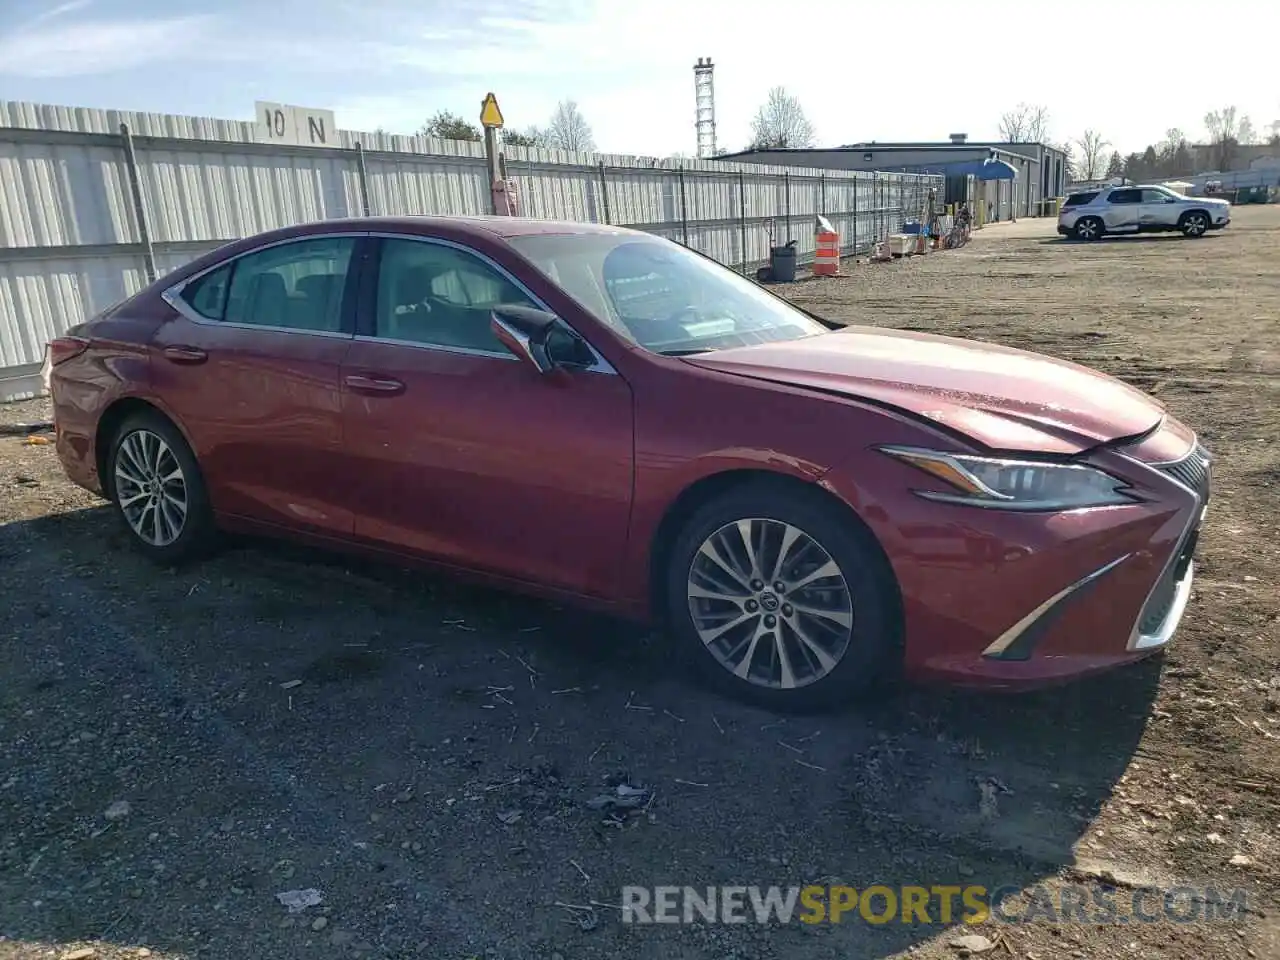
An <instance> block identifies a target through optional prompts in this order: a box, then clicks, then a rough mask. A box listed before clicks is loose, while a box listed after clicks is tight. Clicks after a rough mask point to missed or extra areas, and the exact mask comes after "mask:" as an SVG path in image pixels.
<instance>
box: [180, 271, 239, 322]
mask: <svg viewBox="0 0 1280 960" xmlns="http://www.w3.org/2000/svg"><path fill="white" fill-rule="evenodd" d="M230 281H231V264H227V265H226V266H225V267H219V268H218V269H217V270H212V271H210V272H209V273H206V274H205V275H204V276H203V277H199V278H197V279H196V280H193V281H192V282H191V283H189V284H187V287H186V289H185V290H183V291H182V299H183V300H185V301H186V302H187V306H189V307H190V308H191V309H192V310H194V311H195V312H196V313H198V314H200V316H202V317H204V318H205V319H206V320H221V319H222V314H223V311H225V310H226V309H227V288H228V287H229V286H230V285H231V284H230Z"/></svg>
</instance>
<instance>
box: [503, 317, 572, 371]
mask: <svg viewBox="0 0 1280 960" xmlns="http://www.w3.org/2000/svg"><path fill="white" fill-rule="evenodd" d="M489 329H490V330H492V331H493V335H494V336H495V337H497V338H498V340H499V341H500V342H501V343H502V345H503V346H504V347H506V348H507V349H508V350H510V351H511V352H512V353H513V354H515V356H517V357H519V358H520V359H521V360H524V361H525V362H527V363H529V364H530V365H531V366H532V367H533V368H534V369H535V370H537V371H538V373H540V374H543V375H546V374H549V373H551V372H552V371H553V370H555V369H556V368H557V367H589V366H591V364H592V362H593V361H594V360H595V357H594V356H593V355H592V353H591V349H590V348H589V347H588V346H587V344H586V342H585V341H583V340H582V339H581V338H580V337H578V335H577V334H575V333H573V332H572V331H570V330H568V329H567V328H566V327H564V326H563V325H562V324H561V323H560V322H559V318H557V317H556V315H555V314H553V313H548V312H547V311H546V310H538V309H536V308H534V307H522V306H515V305H513V306H497V307H494V308H493V314H492V316H491V317H490V319H489Z"/></svg>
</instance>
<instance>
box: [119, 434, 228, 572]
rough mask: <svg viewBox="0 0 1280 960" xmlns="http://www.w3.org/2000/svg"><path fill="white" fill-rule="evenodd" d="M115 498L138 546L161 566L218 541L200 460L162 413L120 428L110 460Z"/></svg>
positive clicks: (126, 527) (209, 547)
mask: <svg viewBox="0 0 1280 960" xmlns="http://www.w3.org/2000/svg"><path fill="white" fill-rule="evenodd" d="M107 470H108V476H109V484H110V491H111V499H112V500H113V501H114V502H115V506H116V512H117V513H118V514H119V516H120V519H121V521H122V522H123V523H124V526H125V529H127V530H128V531H129V534H130V538H131V539H132V541H133V543H134V544H135V545H136V546H137V547H138V548H139V549H140V550H142V552H143V553H145V554H146V555H147V556H149V557H150V558H151V559H152V560H155V561H156V562H158V563H163V564H178V563H182V562H183V561H186V560H190V559H194V558H195V557H197V556H199V555H202V554H204V553H206V552H208V551H209V550H210V549H211V548H212V547H213V545H214V543H215V540H216V536H217V534H216V530H215V527H214V522H213V511H212V508H211V507H210V504H209V496H208V492H207V491H206V489H205V485H204V477H203V476H202V475H201V473H200V466H199V464H198V463H197V462H196V458H195V455H194V454H193V453H192V452H191V448H190V447H189V446H188V445H187V441H186V439H185V438H184V437H183V436H182V433H181V431H179V430H178V428H177V427H175V426H174V425H173V424H172V423H170V422H169V420H167V419H166V418H165V417H163V416H161V415H160V414H159V413H138V414H134V415H133V416H131V417H129V418H128V419H126V420H125V421H124V423H122V424H121V425H120V429H119V430H117V431H116V435H115V438H114V440H113V441H112V444H111V450H110V454H109V456H108V459H107Z"/></svg>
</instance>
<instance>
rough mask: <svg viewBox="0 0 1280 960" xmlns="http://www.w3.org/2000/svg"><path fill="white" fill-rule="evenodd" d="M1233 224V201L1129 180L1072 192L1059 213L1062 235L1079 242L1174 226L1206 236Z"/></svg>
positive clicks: (1165, 229) (1183, 231)
mask: <svg viewBox="0 0 1280 960" xmlns="http://www.w3.org/2000/svg"><path fill="white" fill-rule="evenodd" d="M1230 222H1231V204H1230V203H1228V202H1227V201H1226V200H1218V199H1216V198H1213V197H1188V196H1185V195H1184V194H1181V193H1175V192H1174V191H1173V190H1170V189H1169V188H1168V187H1161V186H1150V185H1146V184H1141V185H1135V184H1125V185H1124V186H1120V187H1103V188H1102V189H1100V190H1086V191H1083V192H1080V193H1073V194H1071V195H1070V196H1069V197H1067V199H1066V202H1065V203H1063V205H1062V211H1061V212H1060V213H1059V214H1058V233H1060V234H1062V235H1063V236H1064V237H1073V238H1074V239H1076V240H1100V239H1102V237H1104V236H1106V235H1107V234H1124V233H1159V232H1164V231H1174V230H1176V231H1179V232H1180V233H1182V235H1183V236H1187V237H1202V236H1204V235H1205V234H1206V233H1207V232H1208V231H1210V230H1221V229H1222V228H1223V227H1225V226H1226V225H1227V224H1228V223H1230Z"/></svg>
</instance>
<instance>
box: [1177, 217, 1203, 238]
mask: <svg viewBox="0 0 1280 960" xmlns="http://www.w3.org/2000/svg"><path fill="white" fill-rule="evenodd" d="M1210 226H1211V224H1210V223H1209V215H1208V214H1207V213H1204V212H1203V211H1201V210H1188V211H1187V212H1186V213H1184V214H1183V215H1182V216H1181V217H1179V218H1178V229H1179V230H1181V231H1182V235H1183V236H1184V237H1190V238H1191V239H1193V240H1195V239H1198V238H1199V237H1203V236H1204V235H1205V234H1206V233H1208V232H1209V227H1210Z"/></svg>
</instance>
